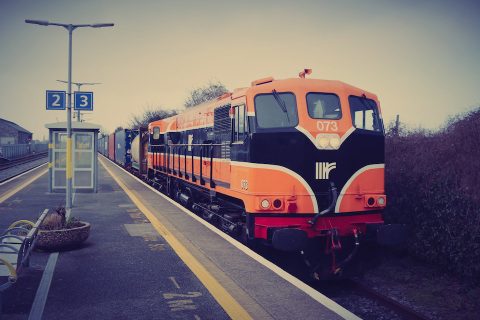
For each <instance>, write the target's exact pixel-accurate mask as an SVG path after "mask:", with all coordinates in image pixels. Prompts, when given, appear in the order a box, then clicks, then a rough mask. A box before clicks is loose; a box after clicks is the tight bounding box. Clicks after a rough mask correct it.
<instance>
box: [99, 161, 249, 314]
mask: <svg viewBox="0 0 480 320" xmlns="http://www.w3.org/2000/svg"><path fill="white" fill-rule="evenodd" d="M100 163H101V164H102V166H103V167H104V168H105V170H107V172H108V173H109V174H110V175H111V176H112V178H113V179H114V180H115V181H116V182H117V184H118V185H119V186H120V188H122V189H123V191H125V193H126V194H127V195H128V197H129V198H130V199H131V200H132V202H133V203H134V204H135V205H136V206H137V207H138V209H139V210H140V211H141V212H142V213H143V214H144V215H145V216H146V217H147V218H148V220H150V222H151V223H152V225H153V227H154V228H155V229H156V230H157V231H158V233H160V234H161V235H162V237H163V238H165V240H166V241H167V242H168V244H169V245H170V246H171V247H172V249H173V250H174V251H175V252H176V254H177V255H178V256H179V257H180V259H182V260H183V262H185V264H186V265H187V266H188V268H189V269H190V270H191V271H192V272H193V273H194V274H195V275H196V276H197V278H198V279H199V280H200V281H201V282H202V283H203V285H204V286H205V288H207V290H208V291H209V292H210V293H211V294H212V296H213V297H214V299H215V300H216V301H217V302H218V303H219V304H220V306H221V307H222V308H223V309H224V310H225V312H226V313H227V314H228V315H229V317H230V318H232V319H245V320H247V319H252V317H251V316H250V315H249V314H248V312H247V311H246V310H245V309H244V308H243V307H242V306H241V305H240V304H239V303H238V302H237V301H236V300H235V299H234V298H233V297H232V295H231V294H230V293H229V292H228V291H227V290H226V289H225V288H224V287H223V286H222V285H221V284H220V283H219V282H218V281H217V279H215V278H214V277H213V276H212V275H211V274H210V272H208V270H207V269H205V267H204V266H203V265H202V264H201V263H200V262H199V261H198V260H197V259H196V258H195V257H194V256H193V255H192V254H191V253H190V252H189V251H188V250H187V248H185V246H184V245H183V244H182V243H181V242H180V241H179V240H178V239H177V238H175V236H174V235H173V234H172V233H171V232H170V231H169V230H168V229H167V228H166V227H165V226H164V225H163V224H162V223H161V222H160V220H158V218H157V217H156V216H155V215H154V214H153V213H152V212H151V211H150V210H149V209H148V208H147V207H146V206H145V205H144V204H143V203H142V202H141V201H140V199H138V197H137V196H136V195H135V194H133V193H132V192H131V191H130V190H129V189H128V188H127V187H126V185H125V184H124V183H123V182H122V181H121V180H120V178H118V177H117V176H116V175H115V174H114V173H113V172H112V171H111V170H110V169H109V168H108V167H107V166H106V165H105V163H104V162H103V160H101V159H100Z"/></svg>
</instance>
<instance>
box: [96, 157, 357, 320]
mask: <svg viewBox="0 0 480 320" xmlns="http://www.w3.org/2000/svg"><path fill="white" fill-rule="evenodd" d="M103 165H104V166H105V164H103ZM117 167H118V166H117ZM118 168H120V169H122V170H123V171H125V172H126V173H127V174H129V175H130V176H132V177H133V178H135V179H137V180H138V181H139V182H141V183H142V184H144V185H145V187H147V188H149V189H150V190H152V191H153V192H155V193H157V194H158V195H160V196H162V197H163V198H164V199H165V200H167V201H169V202H170V203H171V204H173V205H174V206H176V207H177V208H179V209H180V210H182V211H183V212H185V213H186V214H188V215H189V216H190V217H192V218H193V219H195V220H197V221H198V222H200V223H201V224H202V225H204V226H205V227H207V228H208V229H210V230H211V231H213V232H214V233H216V234H217V235H219V236H220V237H222V238H223V239H224V240H226V241H227V242H229V243H230V244H231V245H233V246H234V247H235V248H237V249H238V250H240V251H242V252H243V253H245V254H246V255H247V256H249V257H250V258H252V259H253V260H255V261H257V262H258V263H260V264H261V265H263V266H264V267H266V268H268V269H270V270H271V271H272V272H274V273H275V274H277V275H278V276H279V277H281V278H282V279H284V280H285V281H287V282H289V283H290V284H292V285H293V286H295V287H296V288H298V289H299V290H301V291H303V292H304V293H305V294H307V295H309V296H310V297H311V298H312V299H314V300H315V301H317V302H319V303H321V304H322V305H324V306H325V307H326V308H328V309H330V310H332V311H333V312H335V313H336V314H338V315H339V316H341V317H343V318H344V319H356V320H357V319H358V320H361V318H359V317H358V316H356V315H355V314H353V313H352V312H350V311H348V310H347V309H345V308H344V307H342V306H341V305H339V304H338V303H336V302H335V301H333V300H331V299H329V298H328V297H326V296H324V295H323V294H321V293H320V292H318V291H317V290H315V289H313V288H312V287H310V286H308V285H306V284H305V283H303V282H302V281H300V280H298V279H297V278H295V277H294V276H292V275H291V274H289V273H288V272H286V271H284V270H282V269H281V268H279V267H278V266H276V265H275V264H273V263H272V262H270V261H268V260H267V259H265V258H264V257H262V256H260V255H259V254H258V253H256V252H254V251H252V250H250V248H248V247H247V246H245V245H243V244H242V243H240V242H239V241H237V240H235V239H233V238H231V237H230V236H228V235H226V234H225V233H223V232H222V231H220V230H219V229H217V228H215V227H214V226H212V225H211V224H209V223H208V222H206V221H205V220H203V219H202V218H200V217H199V216H197V215H196V214H195V213H193V212H191V211H190V210H187V209H186V208H185V207H183V206H181V205H180V204H178V203H176V202H175V201H173V200H172V199H170V198H169V197H167V196H166V195H164V194H163V193H161V192H160V191H158V190H157V189H154V188H153V187H151V186H149V185H148V184H146V183H145V182H144V181H142V180H140V179H139V178H137V177H136V176H134V175H132V174H130V173H129V172H128V171H126V170H124V169H123V168H121V167H118Z"/></svg>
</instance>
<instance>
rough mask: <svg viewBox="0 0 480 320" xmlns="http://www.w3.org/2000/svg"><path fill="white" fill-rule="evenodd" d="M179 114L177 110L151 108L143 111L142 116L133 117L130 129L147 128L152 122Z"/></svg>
mask: <svg viewBox="0 0 480 320" xmlns="http://www.w3.org/2000/svg"><path fill="white" fill-rule="evenodd" d="M176 114H177V111H175V110H169V109H162V108H155V109H153V108H151V109H147V110H145V111H143V114H142V115H141V116H133V119H131V120H130V123H129V126H130V128H138V127H146V126H147V125H148V124H149V123H150V122H153V121H156V120H161V119H165V118H168V117H172V116H174V115H176Z"/></svg>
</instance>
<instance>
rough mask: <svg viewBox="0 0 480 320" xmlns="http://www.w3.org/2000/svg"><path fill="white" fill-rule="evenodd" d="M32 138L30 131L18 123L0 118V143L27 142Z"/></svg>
mask: <svg viewBox="0 0 480 320" xmlns="http://www.w3.org/2000/svg"><path fill="white" fill-rule="evenodd" d="M31 140H32V133H31V132H30V131H28V130H27V129H25V128H22V127H21V126H19V125H18V124H16V123H14V122H11V121H8V120H5V119H2V118H0V145H7V144H27V143H29V142H30V141H31Z"/></svg>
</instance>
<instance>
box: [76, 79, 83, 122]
mask: <svg viewBox="0 0 480 320" xmlns="http://www.w3.org/2000/svg"><path fill="white" fill-rule="evenodd" d="M81 86H82V84H81V83H77V88H78V91H80V87H81ZM77 122H80V110H77Z"/></svg>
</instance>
